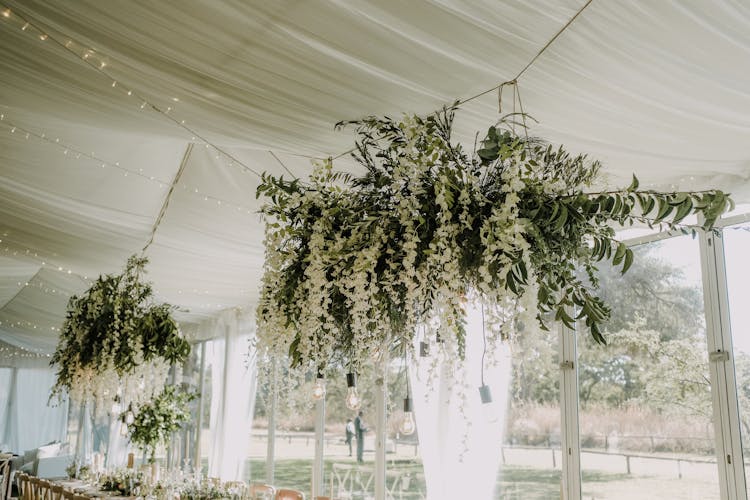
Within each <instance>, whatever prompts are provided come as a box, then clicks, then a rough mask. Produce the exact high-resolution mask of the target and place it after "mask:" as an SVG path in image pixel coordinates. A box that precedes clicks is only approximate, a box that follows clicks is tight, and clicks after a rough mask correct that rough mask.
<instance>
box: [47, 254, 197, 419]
mask: <svg viewBox="0 0 750 500" xmlns="http://www.w3.org/2000/svg"><path fill="white" fill-rule="evenodd" d="M147 262H148V260H147V259H146V258H145V257H136V256H133V257H130V258H129V259H128V262H127V265H126V266H125V270H124V271H123V272H122V273H121V274H114V275H105V276H100V277H99V278H98V279H97V280H96V281H95V282H94V283H93V285H91V287H90V288H89V289H88V290H87V291H86V292H85V293H84V294H83V295H81V296H73V297H71V298H70V301H69V302H68V311H67V315H66V319H65V322H64V323H63V326H62V329H61V334H60V340H59V343H58V345H57V350H56V351H55V354H54V355H53V356H52V361H51V364H52V365H55V366H57V369H58V370H57V381H56V382H55V386H54V387H53V390H52V394H53V396H54V395H58V396H59V395H61V394H62V393H64V392H67V393H69V394H70V396H71V397H72V398H73V399H74V400H77V401H82V402H84V401H92V402H94V403H96V408H97V411H98V412H100V413H101V412H104V411H108V410H109V408H111V407H112V406H113V405H114V406H121V407H127V406H128V405H130V404H133V405H138V404H140V403H142V402H145V401H148V400H149V399H150V398H151V397H152V396H153V395H154V394H158V393H159V392H160V391H161V390H162V388H163V387H164V382H165V380H166V375H167V371H168V369H169V366H170V365H171V364H174V363H180V362H183V361H184V360H185V359H186V358H187V356H188V355H189V354H190V344H189V343H188V342H187V340H185V339H184V338H183V337H182V335H181V334H180V331H179V328H178V327H177V323H176V322H175V320H174V318H173V317H172V311H173V310H174V308H173V307H172V306H170V305H168V304H157V303H155V302H154V300H153V289H152V287H151V284H150V283H148V282H146V281H144V279H143V275H144V273H145V266H146V264H147Z"/></svg>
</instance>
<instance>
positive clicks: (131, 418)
mask: <svg viewBox="0 0 750 500" xmlns="http://www.w3.org/2000/svg"><path fill="white" fill-rule="evenodd" d="M133 422H135V415H133V412H132V411H130V410H128V413H126V414H125V424H127V425H132V423H133Z"/></svg>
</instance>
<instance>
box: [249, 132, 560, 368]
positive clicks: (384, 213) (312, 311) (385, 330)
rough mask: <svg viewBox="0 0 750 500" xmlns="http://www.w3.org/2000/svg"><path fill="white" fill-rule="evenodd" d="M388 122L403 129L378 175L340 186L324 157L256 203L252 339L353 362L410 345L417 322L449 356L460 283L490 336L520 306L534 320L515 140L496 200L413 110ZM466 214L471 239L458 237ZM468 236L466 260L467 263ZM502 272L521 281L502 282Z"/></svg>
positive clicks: (310, 357)
mask: <svg viewBox="0 0 750 500" xmlns="http://www.w3.org/2000/svg"><path fill="white" fill-rule="evenodd" d="M398 127H399V128H400V131H401V133H402V135H403V137H405V138H406V140H405V143H404V144H400V149H399V154H398V157H397V159H391V161H389V162H388V168H387V169H384V170H383V172H382V174H383V177H384V178H385V179H386V181H385V182H380V183H379V184H378V185H377V186H375V185H374V184H375V182H373V185H370V186H367V187H366V188H363V187H362V186H361V185H359V186H350V185H345V186H343V187H342V186H341V185H340V184H339V183H338V182H337V181H338V178H336V177H335V175H333V174H332V166H331V164H330V162H325V163H323V164H319V165H317V166H316V169H315V172H314V174H313V175H312V176H311V184H310V186H309V187H302V188H300V189H286V190H284V189H279V190H277V191H276V192H275V193H274V196H275V200H274V205H275V207H276V208H277V209H275V210H267V211H266V212H265V213H266V216H267V219H266V220H267V227H266V239H265V245H266V264H265V274H264V277H263V291H262V294H261V300H260V303H259V306H258V315H257V317H258V338H259V343H260V345H261V346H265V347H267V348H269V349H270V350H272V351H276V352H278V353H281V354H286V353H287V352H291V353H292V354H293V358H294V355H296V359H293V363H302V364H304V365H306V366H307V367H312V368H314V367H318V366H325V365H326V364H327V363H329V362H330V361H331V359H333V358H334V357H335V356H336V355H340V356H341V357H343V358H344V360H345V361H346V362H348V363H351V364H352V365H353V366H355V367H356V366H359V365H362V364H364V363H367V362H368V360H370V359H371V357H372V356H373V355H377V354H378V353H381V352H382V351H383V350H384V349H386V348H388V347H390V346H392V345H393V344H394V343H396V342H397V343H400V344H401V345H402V346H404V347H407V348H411V346H412V345H413V338H414V335H415V332H416V331H417V328H418V327H419V326H422V327H423V329H427V330H428V331H429V334H428V335H427V336H429V337H431V338H439V339H440V342H439V343H437V344H436V347H437V349H436V350H437V351H441V352H442V353H443V356H444V357H445V358H446V359H459V358H460V357H461V355H462V350H463V342H464V334H463V332H462V328H463V323H464V320H465V318H464V317H465V311H464V305H465V303H466V301H467V296H468V295H472V296H475V297H476V298H477V299H478V300H481V301H482V302H483V303H484V304H485V307H486V308H487V313H488V317H489V318H490V321H489V322H488V326H489V327H490V334H489V336H488V341H489V342H490V343H492V342H497V341H501V340H503V339H507V337H508V336H510V335H511V330H512V328H513V325H514V322H515V321H518V320H519V318H518V317H519V315H524V316H529V317H526V318H524V319H523V320H522V321H533V318H534V316H535V315H536V311H537V307H536V288H535V287H534V285H533V283H534V281H535V280H534V276H533V268H532V265H531V262H530V260H529V257H528V253H529V251H530V246H529V243H528V242H527V239H526V238H525V236H526V234H525V231H526V221H525V220H524V219H522V218H521V217H519V210H518V203H519V200H520V198H519V192H520V191H521V190H523V189H524V188H525V187H526V184H525V182H524V177H523V175H522V168H523V167H524V166H525V163H524V160H523V159H522V158H521V157H520V155H521V151H519V152H518V153H517V154H516V156H515V157H514V158H512V159H511V160H509V161H506V162H505V164H504V165H503V168H502V169H500V170H498V172H499V173H498V178H497V179H496V182H497V184H498V185H499V192H500V194H499V195H498V196H499V199H500V200H501V202H500V203H497V202H495V201H491V200H489V199H488V198H486V196H485V193H484V192H483V189H485V186H484V185H483V183H482V181H483V180H482V179H481V178H480V177H479V176H478V175H474V173H473V172H469V171H466V170H465V169H463V167H464V165H465V163H463V162H461V161H455V158H453V157H452V152H453V151H454V150H452V149H451V147H450V145H449V144H448V143H447V141H446V140H445V138H443V137H441V136H440V135H439V134H435V133H433V131H432V130H430V129H429V128H428V127H425V125H424V122H423V121H420V120H418V119H416V118H414V117H406V118H404V119H403V121H401V122H400V123H399V124H398ZM472 164H473V165H474V166H476V163H472ZM386 176H387V177H386ZM534 181H535V182H537V183H539V182H540V180H539V179H535V180H534ZM542 189H543V190H550V191H552V190H558V189H560V187H559V186H557V185H554V186H553V185H550V186H544V185H543V186H542ZM496 199H497V197H496ZM477 209H479V210H480V212H481V213H477ZM477 224H479V225H480V230H479V236H480V241H464V240H463V239H462V238H463V237H464V235H465V234H466V231H470V230H472V228H473V227H475V226H477ZM424 238H428V239H427V240H425V239H424ZM469 245H473V246H474V248H472V250H474V254H473V258H474V259H475V262H473V263H471V264H468V265H467V263H466V262H462V259H466V255H467V252H465V249H466V247H467V246H469ZM519 256H520V259H521V261H522V262H523V264H524V269H523V270H521V269H520V268H519V266H518V261H519ZM467 269H468V270H467ZM521 274H523V276H521ZM509 275H515V276H516V277H517V282H518V283H521V282H523V286H521V285H519V286H518V287H517V288H516V289H514V287H508V286H506V279H507V278H506V277H507V276H509Z"/></svg>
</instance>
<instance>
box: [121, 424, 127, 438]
mask: <svg viewBox="0 0 750 500" xmlns="http://www.w3.org/2000/svg"><path fill="white" fill-rule="evenodd" d="M127 435H128V424H126V423H125V422H123V423H122V424H120V436H127Z"/></svg>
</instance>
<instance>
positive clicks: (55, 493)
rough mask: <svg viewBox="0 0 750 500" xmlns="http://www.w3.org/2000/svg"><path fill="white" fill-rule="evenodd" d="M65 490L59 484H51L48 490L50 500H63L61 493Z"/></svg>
mask: <svg viewBox="0 0 750 500" xmlns="http://www.w3.org/2000/svg"><path fill="white" fill-rule="evenodd" d="M64 492H65V489H64V488H63V487H62V485H60V484H53V485H52V488H51V489H50V495H49V498H50V500H63V493H64Z"/></svg>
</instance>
